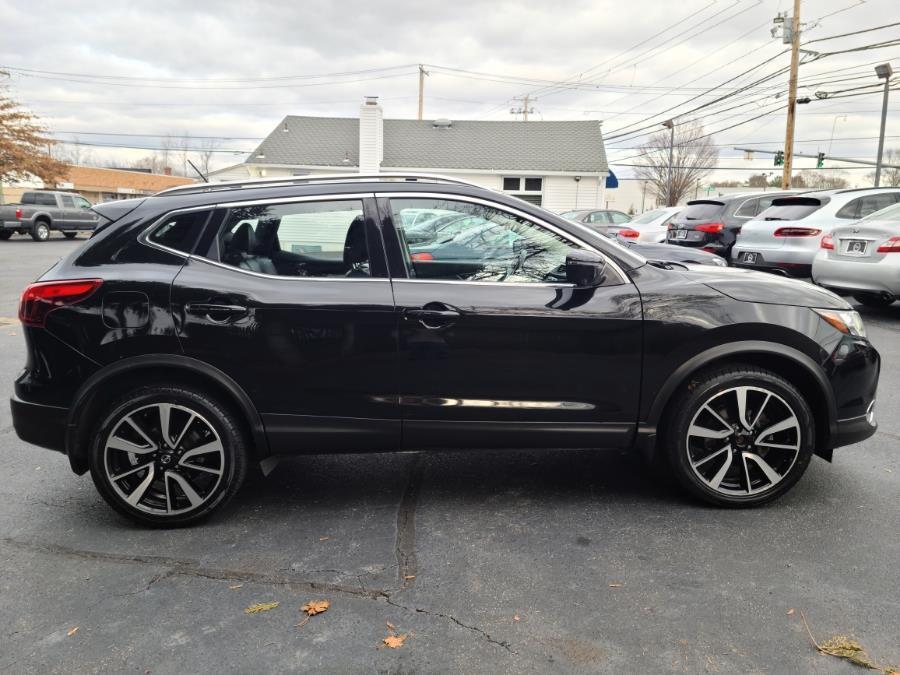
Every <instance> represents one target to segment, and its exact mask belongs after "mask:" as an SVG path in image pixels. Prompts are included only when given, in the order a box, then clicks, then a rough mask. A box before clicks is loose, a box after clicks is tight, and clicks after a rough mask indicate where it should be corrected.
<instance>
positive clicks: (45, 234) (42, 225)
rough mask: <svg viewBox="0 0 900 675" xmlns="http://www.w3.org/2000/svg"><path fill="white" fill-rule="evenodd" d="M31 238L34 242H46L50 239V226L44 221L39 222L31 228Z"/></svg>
mask: <svg viewBox="0 0 900 675" xmlns="http://www.w3.org/2000/svg"><path fill="white" fill-rule="evenodd" d="M31 238H32V239H34V240H35V241H47V240H48V239H49V238H50V225H49V223H47V222H46V221H43V220H39V221H37V222H36V223H35V224H34V227H32V228H31Z"/></svg>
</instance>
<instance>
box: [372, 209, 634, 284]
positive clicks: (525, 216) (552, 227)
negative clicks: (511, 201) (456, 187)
mask: <svg viewBox="0 0 900 675" xmlns="http://www.w3.org/2000/svg"><path fill="white" fill-rule="evenodd" d="M375 197H376V198H385V199H444V200H446V201H452V202H466V203H470V204H478V205H480V206H488V207H490V208H492V209H496V210H498V211H505V212H507V213H510V214H512V215H514V216H516V217H518V218H522V219H524V220H527V221H528V222H530V223H535V224H536V225H538V226H540V227H545V228H547V229H548V230H550V231H551V232H555V233H556V234H558V235H559V236H561V237H562V238H563V239H568V240H569V241H570V242H572V243H573V244H575V245H576V246H579V247H581V248H583V249H585V250H588V251H593V252H594V253H596V254H597V255H600V256H603V259H604V260H606V262H607V264H608V265H609V266H610V267H612V268H613V269H614V270H615V272H616V274H618V275H619V278H620V279H621V280H622V283H623V284H631V283H633V282H632V281H631V278H630V277H629V276H628V275H627V274H625V271H624V270H623V269H622V268H621V267H620V266H619V263H617V262H616V261H615V260H613V259H612V257H611V256H610V255H609V254H608V253H606V252H604V251H601V250H600V249H598V248H596V247H595V246H591V245H590V244H588V243H586V242H584V241H582V240H580V239H578V238H577V237H575V236H574V235H572V234H571V233H569V232H566V231H565V230H563V229H561V228H559V227H557V226H556V225H553V224H552V223H548V222H547V221H546V220H542V219H541V218H536V217H535V216H532V215H531V214H529V213H525V212H524V211H520V210H519V209H517V208H515V207H512V206H507V205H506V204H500V203H498V202H494V201H490V200H488V199H481V198H479V197H470V196H468V195H456V194H446V193H443V192H376V193H375ZM572 224H573V225H576V226H578V227H581V228H583V229H585V230H587V231H590V230H589V228H587V227H585V226H584V225H581V224H580V223H574V222H573V223H572ZM397 281H399V279H397ZM407 281H425V280H424V279H407ZM432 281H439V280H432ZM442 283H447V282H442ZM466 283H472V284H483V283H499V284H503V285H507V284H504V282H502V281H501V282H480V281H471V282H466ZM523 283H525V285H535V284H527V283H526V282H523Z"/></svg>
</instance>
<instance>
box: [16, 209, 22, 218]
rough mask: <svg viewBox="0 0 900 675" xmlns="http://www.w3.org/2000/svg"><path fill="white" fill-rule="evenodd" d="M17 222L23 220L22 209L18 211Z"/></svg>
mask: <svg viewBox="0 0 900 675" xmlns="http://www.w3.org/2000/svg"><path fill="white" fill-rule="evenodd" d="M16 220H22V209H16Z"/></svg>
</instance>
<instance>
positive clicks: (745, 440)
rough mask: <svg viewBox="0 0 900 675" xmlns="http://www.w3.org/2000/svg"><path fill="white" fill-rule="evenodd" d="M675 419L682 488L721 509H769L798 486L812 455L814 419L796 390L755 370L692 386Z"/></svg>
mask: <svg viewBox="0 0 900 675" xmlns="http://www.w3.org/2000/svg"><path fill="white" fill-rule="evenodd" d="M678 396H679V398H678V403H677V405H676V407H675V409H674V410H673V411H672V414H671V415H670V416H669V418H668V421H667V428H666V435H665V440H666V450H667V452H668V458H669V462H670V464H671V466H672V467H673V469H674V471H675V475H676V477H677V478H678V480H679V482H680V483H681V484H682V485H683V486H684V487H685V488H687V490H688V491H689V492H691V493H692V494H694V495H695V496H697V497H699V498H701V499H703V500H705V501H707V502H710V503H712V504H716V505H717V506H728V507H741V506H757V505H759V504H764V503H766V502H769V501H771V500H773V499H776V498H777V497H779V496H780V495H782V494H784V493H785V492H787V491H788V490H790V489H791V487H793V486H794V484H795V483H796V482H797V481H798V480H800V477H801V476H802V475H803V472H804V471H806V467H807V466H808V465H809V461H810V459H811V457H812V454H813V444H814V441H815V438H814V435H815V432H814V425H813V418H812V413H811V411H810V408H809V405H808V404H807V402H806V401H805V400H804V398H803V396H802V395H801V394H800V392H799V391H797V389H796V388H795V387H794V386H793V385H791V384H790V383H789V382H787V381H786V380H785V379H783V378H782V377H780V376H778V375H776V374H775V373H772V372H770V371H768V370H763V369H761V368H756V367H753V366H749V365H746V366H745V365H742V366H731V367H726V368H722V369H719V370H715V371H711V372H709V373H707V374H706V375H703V376H701V377H699V378H696V379H693V378H692V380H691V382H690V383H689V384H687V385H686V386H685V388H684V390H683V391H682V392H681V393H680V394H678Z"/></svg>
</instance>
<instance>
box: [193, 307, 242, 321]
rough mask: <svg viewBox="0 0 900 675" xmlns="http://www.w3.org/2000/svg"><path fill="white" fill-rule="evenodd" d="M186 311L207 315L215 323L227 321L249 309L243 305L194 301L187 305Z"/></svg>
mask: <svg viewBox="0 0 900 675" xmlns="http://www.w3.org/2000/svg"><path fill="white" fill-rule="evenodd" d="M184 311H186V312H187V313H188V314H197V315H199V316H205V317H206V318H207V319H209V320H210V321H212V322H213V323H227V322H228V321H231V320H232V319H234V318H235V317H238V316H242V315H244V314H246V313H247V312H248V309H247V308H246V307H242V306H241V305H219V304H215V303H209V302H192V303H190V304H188V305H185V307H184ZM216 315H218V316H216ZM220 317H221V318H220Z"/></svg>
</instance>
